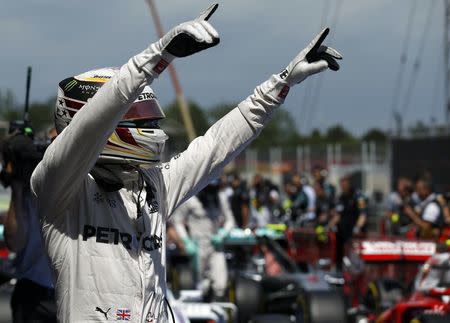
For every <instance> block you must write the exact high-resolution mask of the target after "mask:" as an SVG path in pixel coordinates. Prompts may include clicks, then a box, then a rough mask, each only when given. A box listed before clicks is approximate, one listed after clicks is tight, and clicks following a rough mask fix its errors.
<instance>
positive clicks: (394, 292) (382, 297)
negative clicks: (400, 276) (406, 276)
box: [364, 279, 404, 313]
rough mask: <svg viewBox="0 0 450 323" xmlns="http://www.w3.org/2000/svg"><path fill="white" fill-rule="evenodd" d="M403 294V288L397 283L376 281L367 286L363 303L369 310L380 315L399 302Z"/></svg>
mask: <svg viewBox="0 0 450 323" xmlns="http://www.w3.org/2000/svg"><path fill="white" fill-rule="evenodd" d="M403 294H404V287H403V286H402V285H401V284H400V283H399V282H398V281H396V280H392V279H377V280H375V281H373V282H370V283H369V284H368V285H367V293H366V296H365V299H364V303H365V305H366V307H367V308H368V309H369V310H371V311H373V312H375V313H381V312H383V311H384V310H386V309H388V308H390V307H392V306H393V305H395V304H396V303H397V302H398V301H399V300H401V299H402V298H403Z"/></svg>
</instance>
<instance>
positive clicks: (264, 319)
mask: <svg viewBox="0 0 450 323" xmlns="http://www.w3.org/2000/svg"><path fill="white" fill-rule="evenodd" d="M250 322H251V323H295V318H293V317H291V316H289V315H282V314H262V315H257V316H254V317H252V319H251V321H250Z"/></svg>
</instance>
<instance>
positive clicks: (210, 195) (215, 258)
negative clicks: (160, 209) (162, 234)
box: [172, 182, 236, 300]
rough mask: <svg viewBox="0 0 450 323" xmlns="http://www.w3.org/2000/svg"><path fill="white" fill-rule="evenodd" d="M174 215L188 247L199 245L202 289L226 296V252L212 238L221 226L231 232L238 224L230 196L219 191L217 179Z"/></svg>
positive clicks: (217, 296)
mask: <svg viewBox="0 0 450 323" xmlns="http://www.w3.org/2000/svg"><path fill="white" fill-rule="evenodd" d="M172 218H173V223H174V226H175V228H176V230H177V233H178V235H179V236H180V237H181V239H182V240H183V241H184V243H185V249H186V250H187V251H188V252H189V250H190V249H193V248H195V247H196V248H197V251H198V261H199V266H198V268H199V278H200V289H202V291H203V292H204V295H205V296H207V298H210V294H211V292H212V294H213V295H212V297H213V299H219V300H220V299H223V298H224V296H225V290H226V284H227V280H228V270H227V264H226V261H225V254H224V253H223V252H221V251H216V250H215V248H214V246H213V243H212V239H213V237H214V235H215V234H217V233H218V231H219V229H220V228H223V229H224V230H225V231H229V230H231V229H232V228H234V227H235V226H236V223H235V221H234V217H233V214H232V212H231V207H230V204H229V201H228V198H227V197H226V195H225V194H219V184H218V183H216V182H214V183H212V184H209V185H208V186H207V187H206V188H205V189H203V190H202V191H201V192H200V193H199V194H198V195H197V196H194V197H192V198H191V199H189V200H188V201H186V202H185V203H183V204H182V205H180V206H179V207H178V208H177V209H176V210H175V212H174V213H173V216H172ZM193 245H195V247H193Z"/></svg>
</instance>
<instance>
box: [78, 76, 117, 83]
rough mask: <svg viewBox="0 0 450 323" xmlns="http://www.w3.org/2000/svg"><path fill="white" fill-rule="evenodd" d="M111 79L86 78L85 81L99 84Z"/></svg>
mask: <svg viewBox="0 0 450 323" xmlns="http://www.w3.org/2000/svg"><path fill="white" fill-rule="evenodd" d="M109 80H110V79H109V78H105V77H86V78H85V79H83V81H90V82H99V83H106V82H108V81H109Z"/></svg>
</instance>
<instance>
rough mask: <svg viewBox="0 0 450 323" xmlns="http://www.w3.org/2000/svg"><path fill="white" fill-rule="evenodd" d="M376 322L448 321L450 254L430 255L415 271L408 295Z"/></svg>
mask: <svg viewBox="0 0 450 323" xmlns="http://www.w3.org/2000/svg"><path fill="white" fill-rule="evenodd" d="M376 322H392V323H402V322H414V323H417V322H436V323H438V322H450V253H442V254H436V255H434V256H433V257H431V258H430V259H429V260H428V261H427V262H426V263H425V264H424V265H423V266H422V268H421V269H420V271H419V273H418V274H417V277H416V280H415V282H414V290H413V292H412V294H411V295H410V296H409V297H408V298H406V299H403V300H401V301H400V302H398V303H397V304H395V305H394V306H392V307H391V308H389V309H388V310H386V311H384V312H383V313H382V314H381V315H380V316H379V317H378V319H377V320H376Z"/></svg>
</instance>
